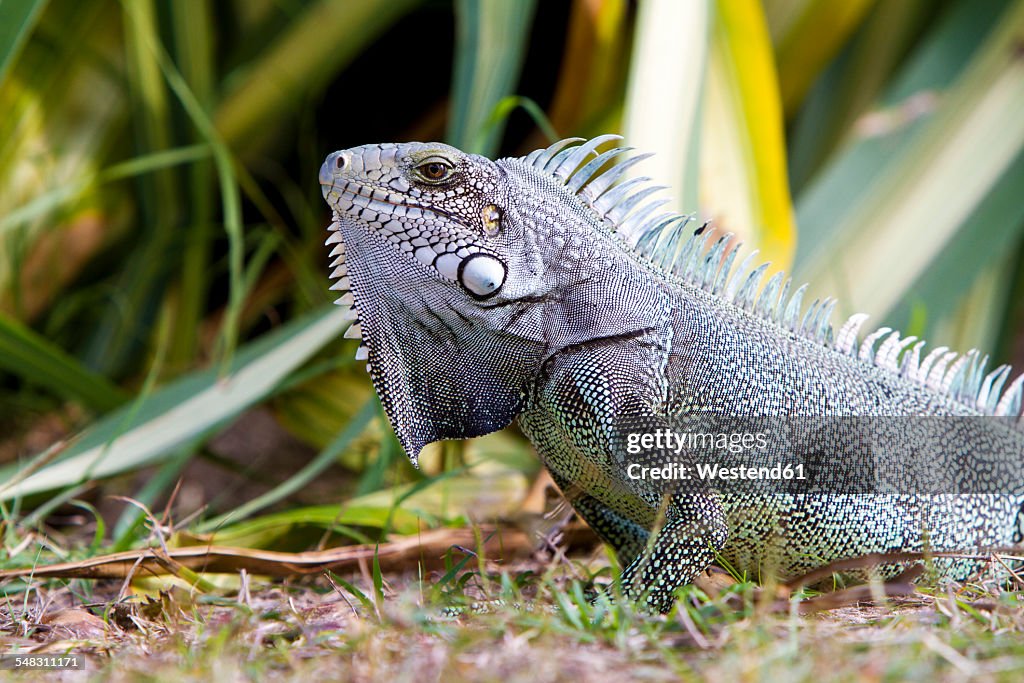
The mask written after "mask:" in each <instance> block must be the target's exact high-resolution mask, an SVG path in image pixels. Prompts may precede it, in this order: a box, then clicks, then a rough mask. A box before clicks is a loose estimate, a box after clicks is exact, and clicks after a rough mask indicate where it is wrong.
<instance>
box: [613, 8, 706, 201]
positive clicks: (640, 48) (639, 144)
mask: <svg viewBox="0 0 1024 683" xmlns="http://www.w3.org/2000/svg"><path fill="white" fill-rule="evenodd" d="M713 11H714V10H713V6H712V4H711V2H710V0H696V1H694V2H675V1H674V0H653V1H652V2H646V3H644V4H642V5H641V6H640V10H639V14H638V16H637V25H636V30H635V33H634V38H633V55H632V60H631V62H630V73H629V86H628V90H627V93H626V105H625V115H624V122H623V133H624V135H625V138H626V140H627V141H628V143H629V144H630V145H632V146H634V147H636V148H637V149H639V150H642V151H645V152H652V151H657V154H655V155H654V156H653V157H651V158H650V159H648V160H647V161H646V162H645V163H644V167H643V173H644V175H649V176H651V177H652V178H657V179H658V180H659V182H665V183H667V184H669V185H671V186H672V187H673V188H674V190H675V191H674V192H673V193H672V194H673V199H672V201H673V202H675V203H674V205H673V207H672V208H674V209H675V210H676V211H679V212H686V211H693V210H694V209H695V208H696V207H697V190H698V183H699V180H698V179H699V165H698V163H699V158H700V151H701V143H700V140H701V138H700V136H699V133H700V127H701V125H700V124H701V122H700V112H701V102H702V91H703V86H704V79H705V69H706V66H707V51H708V40H709V26H710V23H711V14H712V12H713ZM680 26H686V27H687V34H688V35H687V39H686V40H680V39H679V28H678V27H680Z"/></svg>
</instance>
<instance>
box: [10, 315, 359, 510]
mask: <svg viewBox="0 0 1024 683" xmlns="http://www.w3.org/2000/svg"><path fill="white" fill-rule="evenodd" d="M348 325H349V321H347V320H345V318H344V311H342V310H332V309H327V310H324V309H321V310H319V311H317V312H315V313H312V314H310V315H307V316H304V317H302V318H299V319H297V320H294V321H292V322H291V323H289V324H287V325H285V326H283V327H282V328H280V329H278V330H276V331H274V332H272V333H270V334H267V335H264V336H263V337H261V338H260V339H259V340H257V341H255V342H252V343H250V344H249V345H247V346H246V347H244V348H243V349H241V350H239V352H238V353H237V354H236V355H235V356H234V358H233V359H232V362H231V365H230V369H229V371H228V372H227V373H226V374H225V375H223V376H222V375H220V374H219V373H218V372H217V370H216V369H211V370H205V371H202V372H197V373H194V374H191V375H187V376H185V377H183V378H181V379H179V380H176V381H174V382H172V383H170V384H168V385H167V386H165V387H163V388H161V389H159V390H158V391H156V392H154V393H153V394H152V395H149V396H145V395H143V396H140V397H139V399H137V400H136V401H135V402H134V403H133V404H132V405H129V406H125V407H123V408H121V409H120V410H117V411H115V412H114V413H112V414H110V415H109V416H107V417H106V418H104V419H103V420H101V421H100V422H99V423H97V424H96V425H95V426H94V427H93V428H92V429H90V430H89V431H88V432H86V433H85V434H83V435H82V436H81V437H80V438H79V440H78V441H77V443H74V444H73V445H72V446H71V447H70V448H68V449H67V451H65V452H64V453H63V454H62V455H61V456H60V457H59V458H57V459H56V460H55V461H54V462H52V463H50V464H48V465H46V466H45V467H43V468H42V469H41V470H39V471H38V472H35V473H34V474H31V475H29V476H28V477H27V478H25V479H24V480H22V481H20V482H18V483H15V484H14V485H13V486H7V487H5V488H0V500H8V499H11V498H13V497H15V496H25V495H29V494H32V493H39V492H41V491H49V490H52V489H56V488H60V487H63V486H69V485H74V484H76V483H78V482H80V481H84V480H87V479H90V478H96V477H106V476H111V475H113V474H117V473H120V472H127V471H131V470H134V469H137V468H139V467H142V466H143V465H151V464H154V463H157V462H162V461H163V460H165V459H166V458H168V457H170V456H171V455H173V454H174V453H175V451H176V449H177V448H178V447H180V446H181V445H182V444H185V443H187V442H188V441H190V440H193V439H197V438H199V437H202V436H207V435H209V434H211V433H212V432H214V431H215V430H216V429H217V428H219V427H220V426H222V425H224V424H225V423H226V422H228V421H230V420H231V419H232V418H234V417H235V416H237V415H238V414H239V413H241V412H242V411H243V410H245V409H247V408H249V407H250V406H252V405H254V404H255V403H257V402H259V401H261V400H262V399H263V398H265V397H266V396H267V395H268V394H269V393H270V392H271V391H273V389H274V388H275V387H276V386H277V385H278V383H280V382H281V380H283V379H284V378H285V377H287V375H288V374H289V373H290V372H292V371H293V370H295V369H296V368H297V367H299V366H300V365H301V364H302V363H304V362H305V361H306V360H307V359H308V358H310V357H311V356H312V355H313V354H314V353H316V352H317V351H319V350H320V349H321V348H323V346H324V345H325V344H327V343H328V342H329V341H331V340H333V339H335V338H336V337H337V336H338V335H339V334H340V333H341V332H342V331H343V330H344V329H345V328H346V327H347V326H348ZM17 472H18V467H17V466H10V467H6V468H3V469H0V481H11V480H14V479H15V477H16V476H17Z"/></svg>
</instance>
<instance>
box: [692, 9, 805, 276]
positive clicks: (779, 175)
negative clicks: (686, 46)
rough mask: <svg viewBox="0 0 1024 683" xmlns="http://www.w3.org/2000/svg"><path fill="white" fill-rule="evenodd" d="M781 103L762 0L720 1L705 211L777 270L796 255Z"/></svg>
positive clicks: (710, 77) (704, 145) (711, 70)
mask: <svg viewBox="0 0 1024 683" xmlns="http://www.w3.org/2000/svg"><path fill="white" fill-rule="evenodd" d="M783 136H784V130H783V118H782V104H781V102H780V100H779V91H778V86H777V84H776V77H775V72H774V68H773V61H772V51H771V45H770V42H769V38H768V29H767V25H766V24H765V18H764V14H763V12H762V10H761V6H760V3H759V2H757V0H742V1H740V0H729V1H725V0H722V1H720V2H718V3H717V12H716V15H715V21H714V24H713V28H712V39H711V49H710V54H709V63H708V73H707V81H706V89H705V102H704V112H703V122H702V125H701V156H700V158H701V183H700V196H701V204H700V207H701V211H702V212H703V213H704V214H706V215H711V216H714V217H715V222H716V224H717V225H718V226H719V227H720V228H721V229H723V230H725V231H728V232H733V233H736V234H737V235H738V236H740V237H741V238H742V239H743V240H745V241H747V242H749V243H753V244H755V245H757V247H758V248H759V249H760V250H761V253H762V255H763V256H764V258H765V259H766V260H768V261H771V262H772V263H773V264H774V265H775V266H776V267H777V268H785V267H786V266H787V265H788V264H789V262H790V259H791V258H792V254H793V249H794V240H795V227H794V222H793V207H792V202H791V200H790V197H789V184H788V177H787V170H786V148H785V140H784V137H783Z"/></svg>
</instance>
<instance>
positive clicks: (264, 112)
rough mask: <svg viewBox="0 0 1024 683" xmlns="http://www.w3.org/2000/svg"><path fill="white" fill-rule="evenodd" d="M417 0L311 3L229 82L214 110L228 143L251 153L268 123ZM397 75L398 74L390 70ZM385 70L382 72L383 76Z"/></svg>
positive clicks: (326, 0) (274, 121)
mask: <svg viewBox="0 0 1024 683" xmlns="http://www.w3.org/2000/svg"><path fill="white" fill-rule="evenodd" d="M414 2H415V0H359V2H336V1H335V0H320V1H319V2H315V3H311V4H310V5H309V6H308V7H307V8H306V9H305V10H304V12H303V13H302V14H301V15H300V16H299V17H298V18H297V19H296V20H295V21H294V22H293V23H292V24H290V25H289V26H288V27H287V28H286V29H285V30H284V31H283V32H282V33H281V35H280V36H279V37H277V39H276V40H274V42H273V44H272V45H270V47H269V48H268V49H267V50H266V51H265V52H263V53H262V54H261V56H260V57H259V58H258V59H257V60H255V61H254V62H253V63H251V64H249V65H248V67H247V69H246V71H245V73H244V75H242V77H241V78H240V79H238V81H236V83H235V84H234V87H232V88H230V89H229V90H228V92H227V94H226V95H225V97H224V99H223V100H222V101H221V104H220V106H219V107H218V109H217V112H216V115H215V117H214V118H215V122H216V125H217V129H218V130H219V131H220V134H221V135H222V136H223V138H224V140H225V142H227V144H228V146H230V147H232V148H233V149H235V150H236V151H237V152H238V153H241V154H251V153H252V152H253V151H255V150H256V149H258V147H259V145H260V144H262V143H261V141H266V140H267V139H268V138H269V137H270V136H268V135H266V134H265V133H266V129H267V128H268V127H273V126H274V125H276V124H277V123H279V122H280V120H281V118H282V114H288V113H291V112H293V111H295V110H296V109H298V106H299V104H301V103H302V102H303V101H304V99H305V93H308V92H309V91H310V90H315V89H316V88H317V87H319V86H321V85H323V84H324V83H325V82H326V81H327V79H328V78H330V77H331V75H332V74H334V73H336V72H337V71H338V69H339V68H340V67H341V66H343V65H344V64H346V63H347V62H349V61H351V60H352V59H354V58H355V57H356V56H358V55H359V52H360V50H361V49H363V48H364V47H365V46H366V45H367V44H368V43H369V42H370V41H372V40H373V39H374V38H376V37H377V36H379V35H380V34H381V33H383V32H384V30H385V29H386V28H387V27H388V26H390V25H391V24H392V23H393V22H394V21H396V20H397V19H398V18H399V17H401V16H402V15H403V14H405V12H406V11H408V9H409V8H410V7H412V6H413V4H414ZM391 76H392V77H395V78H396V79H398V80H397V81H396V84H397V83H400V78H399V77H398V76H396V75H394V74H392V75H391ZM383 77H384V76H383V74H382V78H383Z"/></svg>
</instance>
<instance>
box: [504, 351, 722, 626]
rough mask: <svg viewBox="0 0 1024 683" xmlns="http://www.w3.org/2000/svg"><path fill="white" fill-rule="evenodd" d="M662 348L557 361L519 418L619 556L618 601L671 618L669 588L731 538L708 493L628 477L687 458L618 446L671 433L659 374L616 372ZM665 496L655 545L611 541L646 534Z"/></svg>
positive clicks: (649, 363)
mask: <svg viewBox="0 0 1024 683" xmlns="http://www.w3.org/2000/svg"><path fill="white" fill-rule="evenodd" d="M658 348H659V347H658V346H657V344H656V343H655V342H653V341H652V342H650V343H644V344H641V343H639V342H635V343H629V342H621V341H614V342H612V341H609V342H607V343H604V344H598V343H594V344H588V345H582V346H580V347H578V348H576V349H574V350H573V351H572V352H565V353H563V354H561V355H559V356H557V357H555V358H553V359H552V361H551V362H550V363H549V364H548V365H547V366H546V371H547V372H546V373H545V374H546V376H545V377H544V382H543V385H542V390H541V391H540V392H539V395H538V397H537V400H536V402H535V404H534V406H533V407H532V409H531V410H528V411H526V412H524V413H523V414H522V415H520V418H519V420H520V425H521V426H522V427H523V430H524V432H526V434H527V435H528V436H529V437H530V439H531V440H532V441H533V442H534V444H535V445H536V446H537V449H538V451H539V452H541V453H544V454H546V455H545V463H546V464H547V466H548V469H549V470H550V471H551V472H552V476H553V477H556V478H557V479H556V481H557V482H558V483H559V486H561V487H562V489H563V491H565V492H566V493H567V494H568V497H569V499H570V501H571V502H572V503H573V506H574V507H576V508H577V510H580V512H581V515H582V516H583V517H584V519H586V520H587V522H588V523H590V524H591V525H592V526H593V527H594V528H595V530H597V531H598V533H599V534H601V535H602V537H604V538H607V539H609V541H610V542H611V543H612V545H613V546H614V547H615V548H616V550H617V551H618V550H619V547H620V545H621V547H622V548H623V556H624V560H623V561H624V562H628V564H627V566H626V569H625V570H624V572H623V576H622V579H623V593H624V594H625V595H626V596H628V597H630V598H632V599H639V600H641V601H642V603H643V604H644V605H646V606H647V607H648V608H649V609H653V610H667V609H669V608H670V607H671V605H672V600H673V596H674V592H675V590H676V589H677V588H679V587H681V586H684V585H686V584H687V583H689V582H691V581H692V580H693V579H694V577H696V576H697V574H699V573H700V572H701V571H703V570H704V569H706V568H707V566H708V565H709V564H711V562H712V561H713V560H714V557H715V552H716V551H717V550H721V549H722V548H723V547H724V545H725V541H726V538H727V535H728V534H727V525H726V519H725V512H724V510H723V508H722V504H721V502H720V501H719V499H718V497H717V496H716V495H715V494H714V493H713V492H711V491H710V490H709V489H708V488H707V487H706V486H703V485H701V484H700V483H699V482H694V483H693V485H690V486H687V489H688V490H687V491H686V492H685V493H684V492H681V491H680V490H679V487H678V486H677V485H676V484H675V483H674V482H667V481H644V480H639V479H635V478H633V477H631V476H629V474H628V468H629V466H630V465H632V464H644V465H650V466H659V465H663V464H665V463H670V462H674V461H681V460H685V459H686V458H687V457H688V455H687V453H685V452H680V453H668V452H662V451H660V450H658V449H653V450H647V451H644V452H642V453H629V452H627V451H628V449H627V444H626V443H625V442H624V439H623V437H624V436H626V435H628V434H632V433H640V434H654V433H656V432H659V431H664V430H667V429H668V426H669V425H668V423H667V421H666V420H665V418H664V417H663V416H662V415H661V414H659V410H658V407H659V406H660V405H661V404H662V402H663V396H662V395H661V392H662V386H663V383H662V382H661V381H660V380H659V378H658V376H657V374H656V373H624V372H621V371H618V370H617V368H623V367H625V368H652V367H658V365H657V362H656V358H653V359H652V358H651V357H650V356H651V354H654V353H655V352H656V351H657V350H658ZM565 482H569V483H571V486H569V487H566V486H563V483H565ZM575 494H578V495H575ZM574 495H575V497H576V498H577V499H576V500H573V497H574ZM666 498H667V499H668V501H669V502H668V505H666V506H664V507H665V510H664V515H663V519H664V525H663V526H662V528H661V530H660V531H659V532H658V534H657V535H656V537H655V538H653V539H651V538H650V533H649V532H648V533H645V534H643V536H641V534H640V533H638V532H636V531H632V532H630V533H629V534H628V538H629V539H630V542H621V541H620V542H617V541H616V539H617V538H618V536H619V535H620V534H621V529H623V528H629V526H632V527H639V528H641V529H644V528H650V527H651V526H652V525H653V524H652V523H653V522H654V520H655V518H656V516H657V511H658V510H659V509H660V508H661V507H662V502H663V501H664V500H665V499H666ZM624 522H625V523H624ZM644 537H646V539H645V540H643V541H640V539H641V538H644ZM648 547H649V550H648ZM625 557H632V560H626V559H625Z"/></svg>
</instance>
